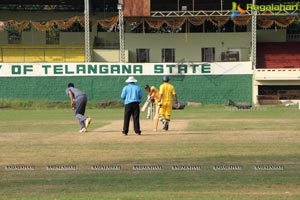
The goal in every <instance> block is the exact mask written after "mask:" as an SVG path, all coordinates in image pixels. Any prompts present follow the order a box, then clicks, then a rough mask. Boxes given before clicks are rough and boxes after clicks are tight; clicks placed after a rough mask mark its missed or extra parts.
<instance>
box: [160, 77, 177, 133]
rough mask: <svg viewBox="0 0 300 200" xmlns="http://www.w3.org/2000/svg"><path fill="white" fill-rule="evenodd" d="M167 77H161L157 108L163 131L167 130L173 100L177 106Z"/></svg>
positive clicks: (173, 89) (175, 97)
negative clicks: (158, 107)
mask: <svg viewBox="0 0 300 200" xmlns="http://www.w3.org/2000/svg"><path fill="white" fill-rule="evenodd" d="M169 80H170V78H169V76H164V77H163V84H161V85H160V87H159V99H158V106H160V109H159V114H160V117H161V120H162V122H163V129H164V130H166V131H167V130H168V129H169V122H170V118H171V114H172V105H173V98H174V100H175V103H176V105H178V100H177V95H176V92H175V88H174V86H173V85H171V84H170V83H169Z"/></svg>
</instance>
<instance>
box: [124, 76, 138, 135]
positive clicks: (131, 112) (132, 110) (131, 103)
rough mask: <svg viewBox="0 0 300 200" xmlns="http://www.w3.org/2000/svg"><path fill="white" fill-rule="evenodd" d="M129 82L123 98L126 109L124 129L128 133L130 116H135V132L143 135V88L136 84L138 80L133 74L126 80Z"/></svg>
mask: <svg viewBox="0 0 300 200" xmlns="http://www.w3.org/2000/svg"><path fill="white" fill-rule="evenodd" d="M125 82H126V83H128V84H127V85H126V86H125V87H124V88H123V90H122V93H121V99H123V101H124V104H125V110H124V124H123V131H122V133H123V134H124V135H127V134H128V129H129V123H130V117H131V116H132V117H133V124H134V132H135V133H136V134H138V135H141V129H140V105H139V104H140V103H141V99H142V97H143V93H142V89H141V88H140V87H139V86H138V85H136V84H135V83H136V82H137V80H136V79H135V78H134V77H133V76H129V77H128V79H127V80H126V81H125Z"/></svg>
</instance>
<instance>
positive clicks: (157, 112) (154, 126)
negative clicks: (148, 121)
mask: <svg viewBox="0 0 300 200" xmlns="http://www.w3.org/2000/svg"><path fill="white" fill-rule="evenodd" d="M159 109H160V107H159V106H157V108H156V112H155V116H154V120H153V131H157V126H158V121H159Z"/></svg>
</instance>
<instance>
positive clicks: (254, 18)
mask: <svg viewBox="0 0 300 200" xmlns="http://www.w3.org/2000/svg"><path fill="white" fill-rule="evenodd" d="M252 4H253V5H255V0H253V1H252ZM251 12H252V13H251V14H252V21H251V22H252V27H251V29H252V32H251V33H252V34H251V36H252V38H251V56H252V69H256V23H257V11H256V10H254V9H253V10H252V11H251Z"/></svg>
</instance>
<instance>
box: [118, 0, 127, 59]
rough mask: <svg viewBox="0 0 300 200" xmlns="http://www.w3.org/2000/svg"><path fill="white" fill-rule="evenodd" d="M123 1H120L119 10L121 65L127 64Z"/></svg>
mask: <svg viewBox="0 0 300 200" xmlns="http://www.w3.org/2000/svg"><path fill="white" fill-rule="evenodd" d="M123 5H124V4H123V0H119V3H118V10H119V40H120V55H119V61H120V62H121V63H124V62H125V39H124V16H123Z"/></svg>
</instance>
